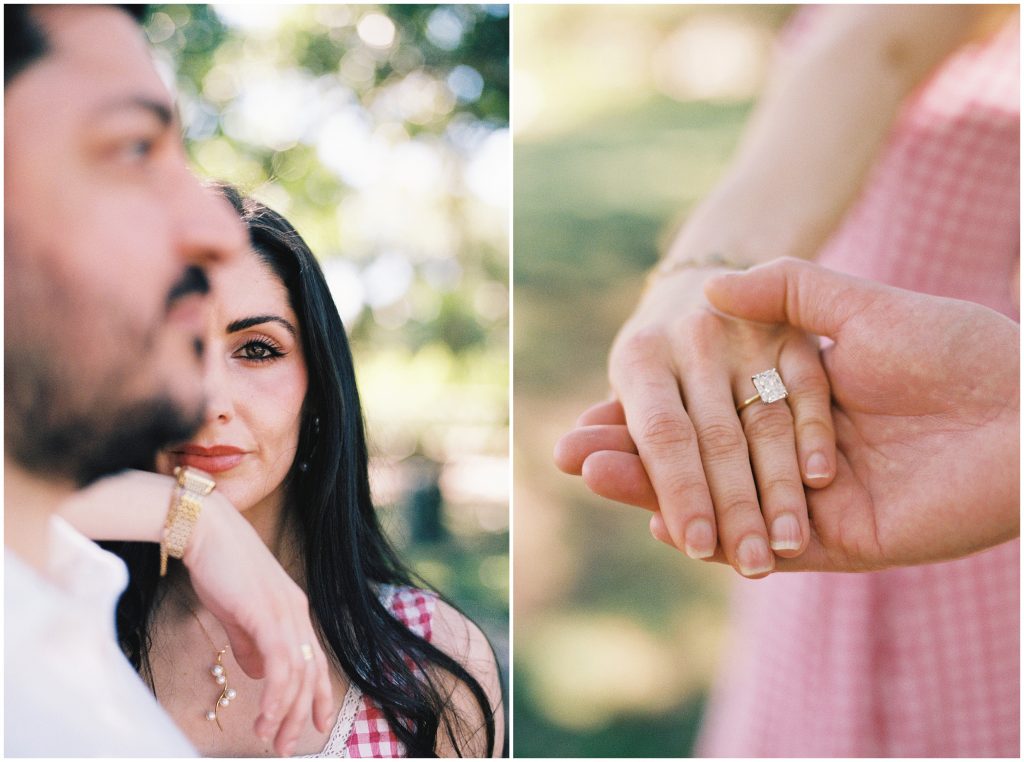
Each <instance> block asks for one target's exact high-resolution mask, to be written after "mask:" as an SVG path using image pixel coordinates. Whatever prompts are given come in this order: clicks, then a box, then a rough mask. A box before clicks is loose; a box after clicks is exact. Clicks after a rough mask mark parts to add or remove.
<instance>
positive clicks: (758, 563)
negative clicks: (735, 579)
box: [736, 535, 775, 577]
mask: <svg viewBox="0 0 1024 762" xmlns="http://www.w3.org/2000/svg"><path fill="white" fill-rule="evenodd" d="M774 559H775V556H773V555H772V552H771V551H770V550H768V543H766V542H765V541H764V538H763V537H761V536H759V535H751V536H750V537H748V538H746V539H745V540H744V541H743V542H741V543H740V546H739V547H738V548H737V549H736V561H737V563H739V565H740V574H742V575H743V576H744V577H752V576H754V575H756V574H764V573H765V572H770V571H771V570H772V569H773V568H774V566H775V562H774Z"/></svg>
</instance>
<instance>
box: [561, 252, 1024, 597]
mask: <svg viewBox="0 0 1024 762" xmlns="http://www.w3.org/2000/svg"><path fill="white" fill-rule="evenodd" d="M702 293H703V296H705V297H706V299H707V301H706V302H704V303H703V304H701V302H702V301H703V300H702V298H701V296H702ZM687 305H690V306H687ZM693 305H696V306H693ZM819 336H824V337H827V338H828V339H830V340H831V343H826V345H825V346H824V347H823V348H820V340H819V338H818V337H819ZM1019 336H1020V329H1019V326H1018V324H1017V323H1015V322H1013V321H1012V320H1009V319H1008V318H1006V317H1004V316H1002V315H999V314H998V313H996V312H994V311H992V310H989V309H987V308H985V307H982V306H980V305H977V304H972V303H969V302H963V301H959V300H954V299H943V298H939V297H932V296H927V295H923V294H918V293H915V292H911V291H905V290H902V289H896V288H892V287H888V286H884V285H881V284H877V283H873V282H869V281H864V280H861V279H858V278H853V277H851V276H846V275H842V274H839V273H835V272H831V271H829V270H826V269H824V268H821V267H819V266H816V265H812V264H810V263H807V262H803V261H801V260H791V259H783V260H777V261H775V262H773V263H770V264H767V265H763V266H760V267H757V268H754V269H752V270H749V271H747V272H744V273H731V274H723V273H722V272H721V271H696V270H693V271H682V272H680V273H678V274H676V275H673V276H671V277H663V278H660V279H658V280H657V281H655V282H654V283H653V284H652V287H651V289H650V290H649V291H648V293H647V294H646V295H645V298H644V299H643V301H642V302H641V305H640V307H639V308H638V310H637V312H636V313H635V314H634V316H633V317H632V318H631V319H630V321H629V322H627V324H626V325H625V326H624V327H623V329H622V331H621V332H620V334H619V336H618V338H617V339H616V342H615V345H614V347H613V350H612V353H611V357H610V361H609V371H610V372H609V375H610V379H611V384H612V388H613V390H614V393H615V399H613V400H611V401H607V402H603V403H600V404H597V405H595V406H593V407H591V408H589V409H588V410H587V411H585V412H584V413H583V415H582V416H581V417H580V419H579V420H578V421H577V424H576V428H574V429H573V430H572V431H570V432H569V433H567V434H566V435H565V436H563V437H562V439H561V440H560V441H559V442H558V445H557V446H556V448H555V461H556V463H557V464H558V466H559V468H561V469H562V470H563V471H566V472H567V473H573V474H581V475H582V476H583V479H584V482H585V483H586V484H587V486H588V487H589V488H590V489H591V490H592V491H594V492H595V493H597V494H599V495H602V496H604V497H607V498H610V499H612V500H616V501H618V502H622V503H627V504H630V505H635V506H639V507H642V508H646V509H648V510H650V511H652V512H653V515H652V517H651V520H650V528H651V533H652V534H653V535H654V536H655V538H657V539H659V540H661V541H662V542H665V543H667V544H669V545H672V546H674V547H676V548H678V549H679V550H681V551H683V552H685V553H687V554H688V555H689V556H691V557H695V558H706V559H709V560H712V561H717V562H722V563H727V564H729V565H731V566H733V567H734V568H735V569H736V570H737V571H739V572H740V573H741V574H744V575H745V576H748V577H761V576H764V575H765V574H768V573H770V572H772V571H797V570H823V571H864V570H872V569H882V568H886V567H890V566H897V565H909V564H917V563H926V562H932V561H940V560H947V559H952V558H957V557H960V556H964V555H967V554H970V553H973V552H976V551H978V550H982V549H984V548H987V547H991V546H993V545H996V544H998V543H1000V542H1004V541H1006V540H1009V539H1012V538H1013V537H1016V536H1018V535H1019V532H1020V519H1019V468H1020V466H1019V452H1020V444H1019V426H1020V408H1019V387H1020V382H1019V366H1020V348H1019ZM772 367H775V368H777V369H778V371H779V374H780V375H781V377H782V379H783V381H784V382H785V384H786V386H787V389H788V391H789V397H788V398H787V399H786V400H784V401H779V402H775V403H773V404H771V405H766V404H764V403H761V402H755V403H753V404H752V405H749V406H747V407H746V408H744V409H743V410H742V411H741V412H739V413H737V411H736V407H737V405H738V404H739V402H741V401H742V400H744V399H746V398H748V397H750V396H751V395H752V394H754V388H753V386H752V385H751V383H750V377H751V376H752V375H753V374H755V373H758V372H760V371H763V370H767V369H769V368H772Z"/></svg>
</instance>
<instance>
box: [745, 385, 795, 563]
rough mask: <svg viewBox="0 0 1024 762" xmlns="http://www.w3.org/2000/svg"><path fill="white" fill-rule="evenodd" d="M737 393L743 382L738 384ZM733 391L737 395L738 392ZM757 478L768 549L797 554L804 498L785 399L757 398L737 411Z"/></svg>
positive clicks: (791, 416)
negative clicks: (766, 530)
mask: <svg viewBox="0 0 1024 762" xmlns="http://www.w3.org/2000/svg"><path fill="white" fill-rule="evenodd" d="M739 388H740V390H741V391H740V394H742V393H743V391H742V390H743V385H742V384H739ZM740 394H738V395H737V397H739V396H740ZM740 420H741V421H742V422H743V431H744V433H745V435H746V438H747V444H748V446H749V448H750V462H751V464H752V465H753V467H754V475H755V476H756V478H757V489H758V498H759V501H760V504H761V514H762V515H763V516H764V524H765V526H767V528H768V536H769V542H770V545H771V549H772V550H774V551H775V552H776V553H778V554H779V555H780V556H783V557H786V556H794V555H799V554H800V552H801V551H802V550H803V549H804V547H806V545H807V538H808V536H809V530H808V523H807V501H806V499H805V497H804V486H803V483H802V482H801V480H800V466H799V464H798V463H797V459H796V440H795V436H794V433H793V415H792V414H791V413H790V411H789V407H788V405H787V404H786V400H778V401H776V402H773V403H771V404H765V403H764V402H761V401H760V400H758V401H757V402H754V403H753V404H751V405H748V406H747V407H745V408H744V409H743V410H742V411H741V412H740Z"/></svg>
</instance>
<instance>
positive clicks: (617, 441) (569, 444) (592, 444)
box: [555, 425, 636, 476]
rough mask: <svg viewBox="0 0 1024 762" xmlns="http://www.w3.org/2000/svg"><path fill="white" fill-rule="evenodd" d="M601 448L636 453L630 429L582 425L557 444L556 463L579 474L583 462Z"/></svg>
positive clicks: (620, 426) (560, 467)
mask: <svg viewBox="0 0 1024 762" xmlns="http://www.w3.org/2000/svg"><path fill="white" fill-rule="evenodd" d="M599 450H618V451H620V452H631V453H634V454H635V453H636V444H634V443H633V438H632V437H631V436H630V435H629V429H627V428H626V427H625V426H623V425H619V426H610V425H603V426H581V427H580V428H576V429H573V430H572V431H570V432H569V433H568V434H565V435H564V436H563V437H562V438H561V439H559V440H558V442H557V443H556V444H555V465H556V466H558V468H559V469H561V470H562V471H564V472H565V473H567V474H574V475H576V476H579V475H580V473H581V472H582V469H583V462H584V461H585V460H586V459H587V458H588V457H589V456H590V455H591V454H592V453H595V452H598V451H599Z"/></svg>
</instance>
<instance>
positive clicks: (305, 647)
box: [299, 643, 313, 661]
mask: <svg viewBox="0 0 1024 762" xmlns="http://www.w3.org/2000/svg"><path fill="white" fill-rule="evenodd" d="M299 651H301V652H302V659H303V661H313V646H311V645H310V644H309V643H303V644H302V645H300V646H299Z"/></svg>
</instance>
